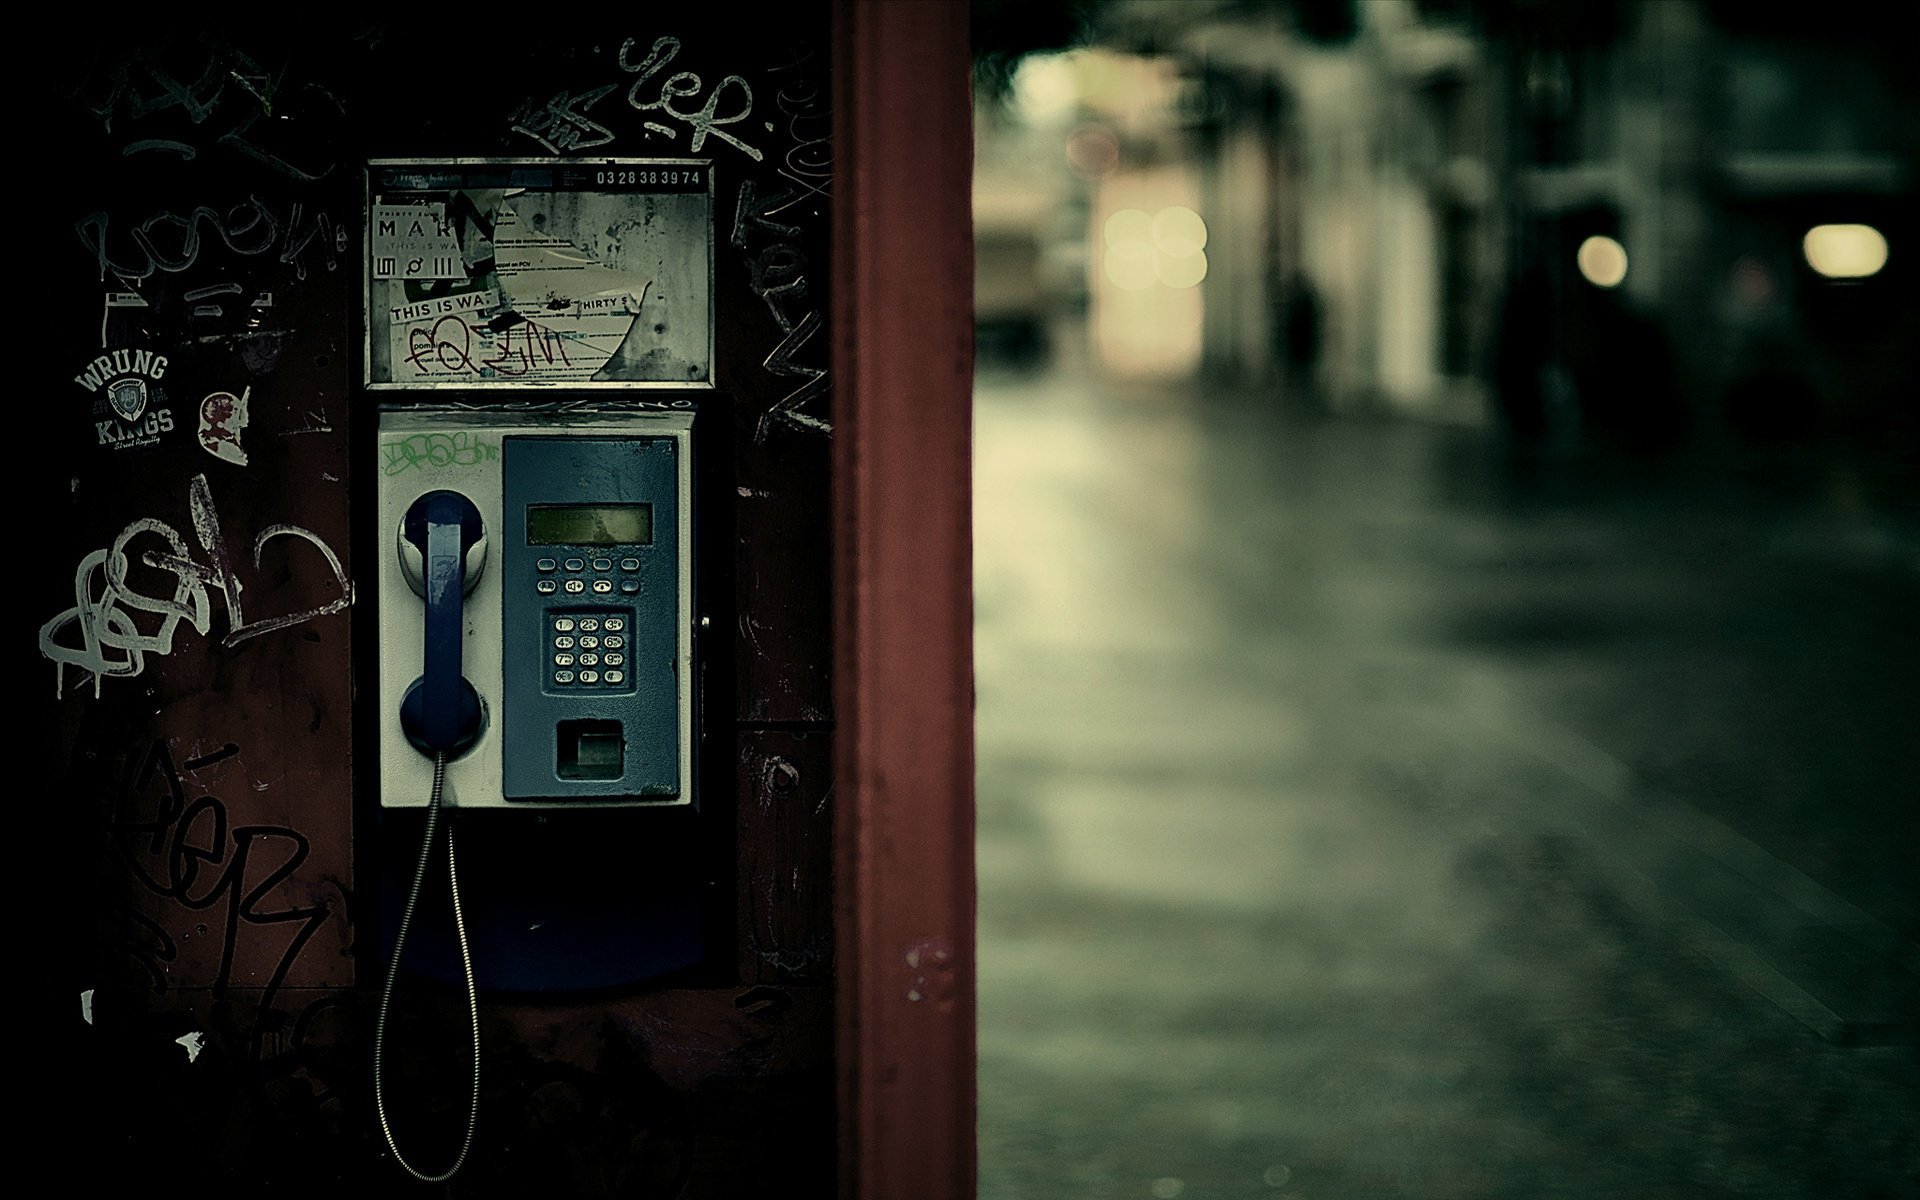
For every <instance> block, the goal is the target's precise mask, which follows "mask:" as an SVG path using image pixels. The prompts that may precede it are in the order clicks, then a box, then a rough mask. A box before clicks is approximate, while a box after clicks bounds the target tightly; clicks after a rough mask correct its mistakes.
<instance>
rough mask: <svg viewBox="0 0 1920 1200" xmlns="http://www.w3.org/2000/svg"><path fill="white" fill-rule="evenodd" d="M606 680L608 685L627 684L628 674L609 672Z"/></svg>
mask: <svg viewBox="0 0 1920 1200" xmlns="http://www.w3.org/2000/svg"><path fill="white" fill-rule="evenodd" d="M604 678H605V679H606V681H607V682H608V683H625V682H626V679H627V673H626V672H625V671H608V672H607V673H606V675H605V677H604Z"/></svg>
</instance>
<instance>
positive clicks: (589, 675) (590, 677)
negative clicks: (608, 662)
mask: <svg viewBox="0 0 1920 1200" xmlns="http://www.w3.org/2000/svg"><path fill="white" fill-rule="evenodd" d="M580 682H581V683H599V682H600V672H598V671H582V672H580Z"/></svg>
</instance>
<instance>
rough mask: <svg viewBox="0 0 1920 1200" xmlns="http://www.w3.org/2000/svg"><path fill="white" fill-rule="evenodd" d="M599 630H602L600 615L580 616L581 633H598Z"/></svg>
mask: <svg viewBox="0 0 1920 1200" xmlns="http://www.w3.org/2000/svg"><path fill="white" fill-rule="evenodd" d="M599 631H600V618H598V617H581V618H580V632H581V633H598V632H599Z"/></svg>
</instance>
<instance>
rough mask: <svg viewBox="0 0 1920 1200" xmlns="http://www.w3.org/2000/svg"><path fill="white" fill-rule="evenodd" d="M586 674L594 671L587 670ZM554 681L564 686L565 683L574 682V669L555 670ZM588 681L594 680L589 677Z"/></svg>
mask: <svg viewBox="0 0 1920 1200" xmlns="http://www.w3.org/2000/svg"><path fill="white" fill-rule="evenodd" d="M585 674H587V675H591V674H593V672H592V671H587V672H585ZM553 681H554V682H555V683H557V684H560V685H561V686H563V687H564V686H565V685H567V684H569V683H572V682H573V672H572V671H555V672H554V673H553ZM586 682H588V683H592V682H593V680H591V679H589V680H587V681H586Z"/></svg>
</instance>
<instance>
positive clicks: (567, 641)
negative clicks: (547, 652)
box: [553, 637, 573, 650]
mask: <svg viewBox="0 0 1920 1200" xmlns="http://www.w3.org/2000/svg"><path fill="white" fill-rule="evenodd" d="M553 648H554V649H555V650H571V649H573V639H572V638H570V637H557V638H555V639H553Z"/></svg>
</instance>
